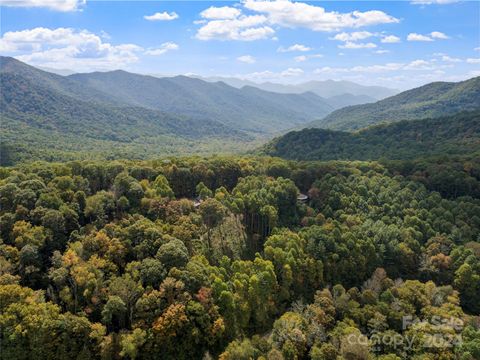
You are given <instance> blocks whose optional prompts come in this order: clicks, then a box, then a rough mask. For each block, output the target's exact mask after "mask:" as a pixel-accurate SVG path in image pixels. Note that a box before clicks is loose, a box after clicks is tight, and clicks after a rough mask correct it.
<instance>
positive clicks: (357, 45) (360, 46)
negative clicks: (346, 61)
mask: <svg viewBox="0 0 480 360" xmlns="http://www.w3.org/2000/svg"><path fill="white" fill-rule="evenodd" d="M338 47H339V48H340V49H373V48H376V47H377V45H375V44H374V43H371V42H369V43H356V42H351V41H347V42H346V43H345V44H343V45H338Z"/></svg>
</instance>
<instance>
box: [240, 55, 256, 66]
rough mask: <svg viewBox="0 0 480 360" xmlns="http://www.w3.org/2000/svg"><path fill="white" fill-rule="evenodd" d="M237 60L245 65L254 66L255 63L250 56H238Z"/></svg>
mask: <svg viewBox="0 0 480 360" xmlns="http://www.w3.org/2000/svg"><path fill="white" fill-rule="evenodd" d="M237 60H238V61H240V62H243V63H246V64H254V63H255V62H256V60H255V58H254V57H253V56H251V55H243V56H239V57H237Z"/></svg>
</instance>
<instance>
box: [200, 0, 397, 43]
mask: <svg viewBox="0 0 480 360" xmlns="http://www.w3.org/2000/svg"><path fill="white" fill-rule="evenodd" d="M242 5H243V7H244V9H245V10H248V11H250V12H253V13H254V14H253V15H245V14H243V13H242V10H240V9H238V8H234V7H230V6H224V7H214V6H212V7H209V8H208V9H206V10H204V11H202V12H201V13H200V16H201V17H202V19H204V20H207V22H205V23H201V24H200V25H202V26H201V27H200V28H199V29H198V31H197V34H196V37H197V38H198V39H200V40H214V39H215V40H243V41H251V40H259V39H266V38H273V35H274V33H275V31H274V29H273V26H279V27H288V28H296V27H303V28H307V29H311V30H314V31H328V32H330V31H339V30H342V29H347V28H360V27H364V26H370V25H378V24H386V23H397V22H399V20H398V19H396V18H395V17H393V16H390V15H388V14H386V13H384V12H383V11H379V10H370V11H365V12H361V11H353V12H349V13H340V12H336V11H331V12H328V11H326V10H325V9H324V8H322V7H320V6H314V5H309V4H306V3H302V2H291V1H289V0H276V1H264V0H245V1H244V2H242Z"/></svg>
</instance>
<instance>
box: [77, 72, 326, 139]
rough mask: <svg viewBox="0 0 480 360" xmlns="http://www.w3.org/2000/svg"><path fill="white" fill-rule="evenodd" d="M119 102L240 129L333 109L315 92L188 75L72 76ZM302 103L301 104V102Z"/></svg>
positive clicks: (283, 125)
mask: <svg viewBox="0 0 480 360" xmlns="http://www.w3.org/2000/svg"><path fill="white" fill-rule="evenodd" d="M68 78H69V79H72V80H74V81H76V82H78V83H81V84H83V85H85V86H88V87H89V88H92V89H95V90H96V91H100V92H102V93H106V94H109V95H110V96H112V98H113V99H115V100H116V101H119V102H123V103H127V104H131V105H134V106H141V107H145V108H150V109H157V110H162V111H165V112H167V113H174V114H177V115H182V116H187V117H191V118H193V119H197V120H199V121H203V120H205V119H209V120H214V121H218V122H220V123H223V124H225V125H227V126H230V127H232V128H234V129H237V130H242V131H247V132H252V133H259V134H261V133H273V132H276V131H279V130H282V129H288V128H291V127H293V126H297V125H300V124H304V123H306V122H308V121H311V120H313V119H315V118H318V117H323V116H325V115H327V114H328V113H330V112H331V111H333V110H334V108H333V107H332V106H330V105H329V104H328V103H327V102H326V101H325V100H324V99H322V98H320V97H319V96H316V95H314V94H311V93H310V94H277V93H272V92H267V91H263V90H259V89H255V88H251V87H246V88H242V89H237V88H234V87H231V86H229V85H227V84H225V83H222V82H217V83H209V82H206V81H203V80H199V79H194V78H189V77H186V76H175V77H171V78H156V77H153V76H147V75H138V74H133V73H128V72H125V71H121V70H117V71H110V72H103V73H100V72H94V73H88V74H74V75H71V76H68ZM297 104H298V105H297Z"/></svg>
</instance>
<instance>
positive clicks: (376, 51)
mask: <svg viewBox="0 0 480 360" xmlns="http://www.w3.org/2000/svg"><path fill="white" fill-rule="evenodd" d="M389 52H390V51H388V50H375V51H374V53H375V54H379V55H382V54H387V53H389Z"/></svg>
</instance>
